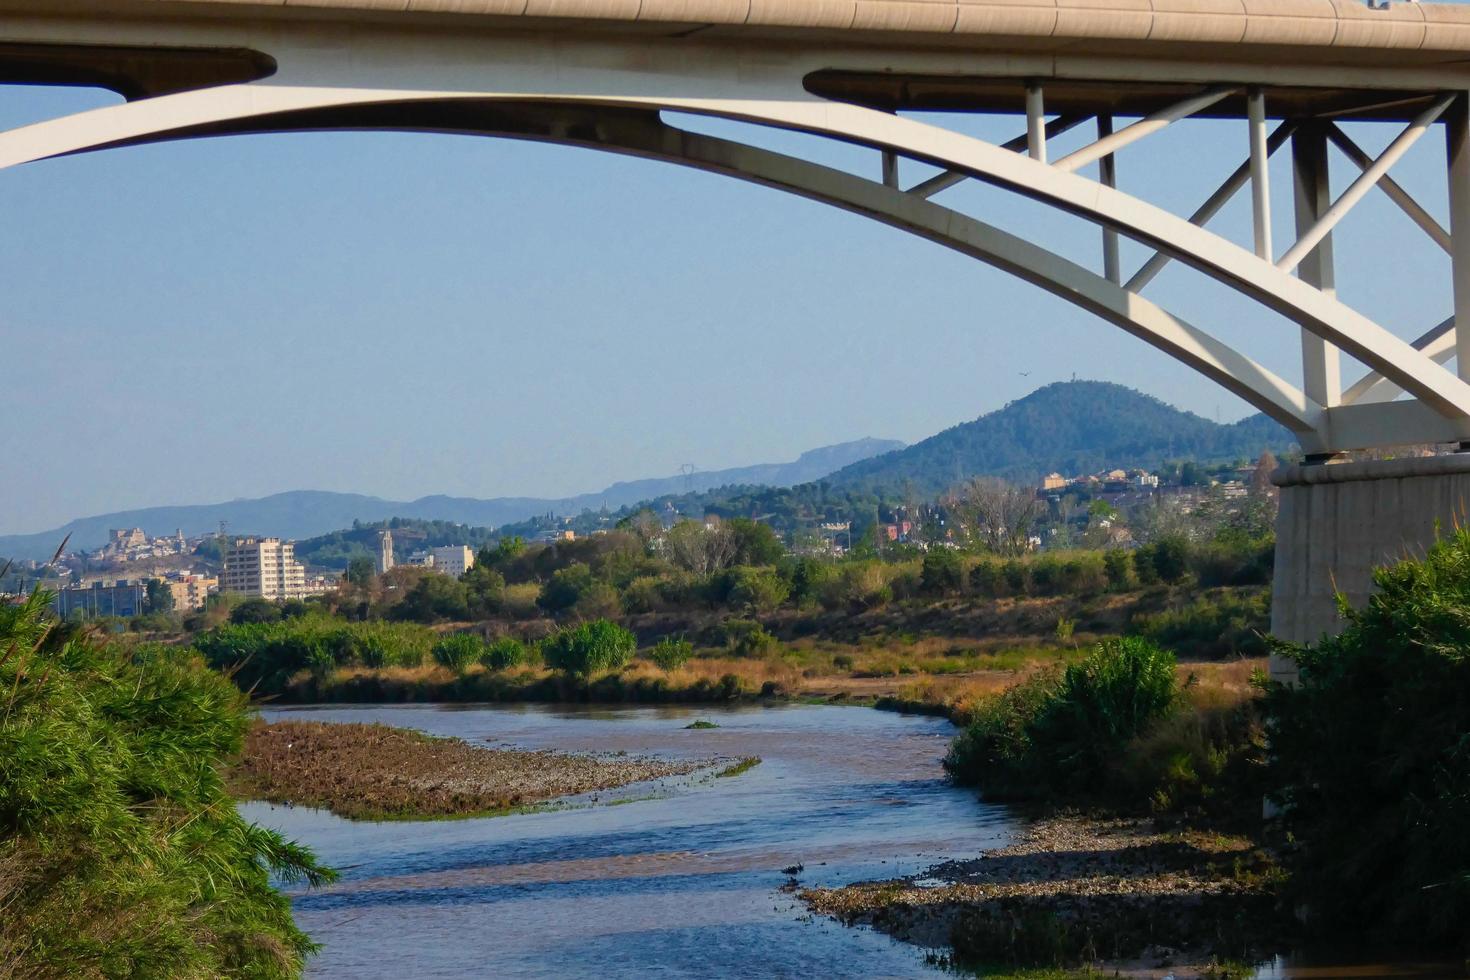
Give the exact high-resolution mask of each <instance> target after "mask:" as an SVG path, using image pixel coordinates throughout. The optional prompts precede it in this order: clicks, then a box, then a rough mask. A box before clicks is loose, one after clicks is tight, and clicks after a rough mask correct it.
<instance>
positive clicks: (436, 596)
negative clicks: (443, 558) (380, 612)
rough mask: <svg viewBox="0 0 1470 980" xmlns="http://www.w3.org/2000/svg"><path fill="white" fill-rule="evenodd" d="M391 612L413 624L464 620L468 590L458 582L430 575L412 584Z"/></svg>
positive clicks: (467, 609)
mask: <svg viewBox="0 0 1470 980" xmlns="http://www.w3.org/2000/svg"><path fill="white" fill-rule="evenodd" d="M391 613H392V616H393V618H394V619H405V620H411V621H413V622H416V623H438V622H442V621H444V620H446V619H458V620H463V619H465V618H466V617H467V616H469V590H468V589H466V588H465V584H464V583H463V582H461V581H460V580H459V579H455V578H450V577H449V576H448V575H439V574H437V573H431V574H428V575H425V576H423V577H422V578H420V579H419V580H418V581H417V582H415V583H414V584H413V588H411V589H409V590H408V593H407V594H406V595H404V597H403V600H402V601H401V602H399V603H398V604H397V605H395V606H393V608H392V610H391Z"/></svg>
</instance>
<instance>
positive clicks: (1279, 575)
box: [1270, 453, 1470, 683]
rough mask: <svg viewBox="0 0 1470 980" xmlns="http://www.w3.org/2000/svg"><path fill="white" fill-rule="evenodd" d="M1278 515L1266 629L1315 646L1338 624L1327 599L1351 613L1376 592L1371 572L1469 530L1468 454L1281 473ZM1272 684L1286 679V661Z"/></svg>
mask: <svg viewBox="0 0 1470 980" xmlns="http://www.w3.org/2000/svg"><path fill="white" fill-rule="evenodd" d="M1271 482H1273V483H1275V484H1276V486H1278V487H1280V488H1281V509H1280V512H1279V513H1278V515H1277V518H1276V574H1275V578H1274V581H1273V584H1272V587H1271V632H1272V633H1273V634H1274V635H1276V636H1277V637H1280V638H1281V639H1283V640H1288V641H1291V642H1294V643H1312V642H1316V641H1317V640H1319V639H1320V638H1321V637H1322V635H1323V634H1336V633H1338V632H1339V631H1341V629H1342V627H1343V625H1344V624H1343V621H1342V618H1341V617H1340V616H1339V615H1338V611H1337V604H1336V601H1335V599H1334V594H1335V593H1338V592H1341V593H1342V594H1344V595H1345V596H1347V598H1348V601H1349V602H1350V603H1351V604H1353V605H1354V606H1360V605H1362V604H1363V603H1364V602H1366V601H1367V599H1368V596H1369V595H1370V594H1371V593H1372V591H1373V569H1374V568H1375V567H1376V566H1378V565H1383V564H1386V563H1389V562H1393V561H1396V560H1398V559H1400V558H1404V557H1406V556H1418V555H1423V554H1424V552H1425V551H1426V550H1427V549H1428V548H1429V546H1430V545H1432V544H1433V543H1434V541H1435V538H1436V536H1437V535H1438V534H1440V533H1442V532H1449V531H1451V530H1453V529H1454V528H1456V527H1459V526H1463V525H1464V524H1465V523H1466V515H1467V507H1470V453H1458V454H1455V455H1450V456H1432V457H1415V458H1409V459H1392V460H1373V461H1365V462H1353V463H1329V464H1317V465H1291V466H1283V467H1281V468H1280V469H1278V470H1277V471H1276V472H1275V473H1273V474H1272V475H1271ZM1270 669H1271V677H1272V679H1273V680H1278V681H1284V682H1288V683H1290V682H1292V681H1295V680H1296V676H1297V671H1296V665H1295V663H1294V662H1293V661H1291V660H1290V659H1289V658H1286V657H1278V656H1273V657H1272V658H1271V668H1270Z"/></svg>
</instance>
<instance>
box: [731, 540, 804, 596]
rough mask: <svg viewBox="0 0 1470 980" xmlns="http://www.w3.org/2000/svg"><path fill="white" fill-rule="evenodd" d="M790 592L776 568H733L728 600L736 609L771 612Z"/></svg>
mask: <svg viewBox="0 0 1470 980" xmlns="http://www.w3.org/2000/svg"><path fill="white" fill-rule="evenodd" d="M757 526H764V525H757ZM789 592H790V589H789V587H788V586H787V584H786V583H785V582H784V581H783V580H782V579H781V577H780V576H779V575H777V574H776V570H775V569H774V568H746V567H742V568H735V569H731V574H730V589H729V592H728V593H727V597H726V601H727V602H728V603H729V604H730V606H731V607H732V608H735V609H744V610H749V611H751V612H770V611H771V610H773V609H775V608H776V607H777V606H779V605H781V603H783V602H785V601H786V596H787V595H788V594H789Z"/></svg>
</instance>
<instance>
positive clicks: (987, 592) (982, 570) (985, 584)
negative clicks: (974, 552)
mask: <svg viewBox="0 0 1470 980" xmlns="http://www.w3.org/2000/svg"><path fill="white" fill-rule="evenodd" d="M969 578H970V591H971V592H973V593H975V594H976V595H979V596H984V597H985V598H988V599H999V598H1000V597H1001V596H1005V595H1010V585H1009V584H1008V583H1007V581H1006V574H1005V566H1004V565H1003V564H1002V563H1001V562H998V561H994V560H992V559H989V558H982V559H980V560H979V561H978V562H976V563H975V566H974V567H973V568H971V569H970V576H969Z"/></svg>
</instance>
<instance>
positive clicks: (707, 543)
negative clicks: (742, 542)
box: [664, 521, 738, 575]
mask: <svg viewBox="0 0 1470 980" xmlns="http://www.w3.org/2000/svg"><path fill="white" fill-rule="evenodd" d="M737 548H738V543H737V541H736V539H735V535H734V534H733V533H732V532H731V530H730V528H729V527H728V526H727V525H725V524H723V523H720V522H718V521H716V522H712V523H710V524H709V526H706V525H705V523H704V522H700V521H680V522H679V523H677V524H675V525H674V526H673V527H671V528H669V530H668V533H667V534H665V535H664V550H665V552H666V554H667V555H668V558H669V560H670V561H672V562H673V563H674V564H675V565H677V566H679V567H680V568H682V569H684V570H685V571H688V572H693V573H694V574H695V575H708V574H710V573H711V572H718V571H722V570H724V569H726V568H729V567H730V566H731V565H732V564H734V561H735V554H736V551H737Z"/></svg>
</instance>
